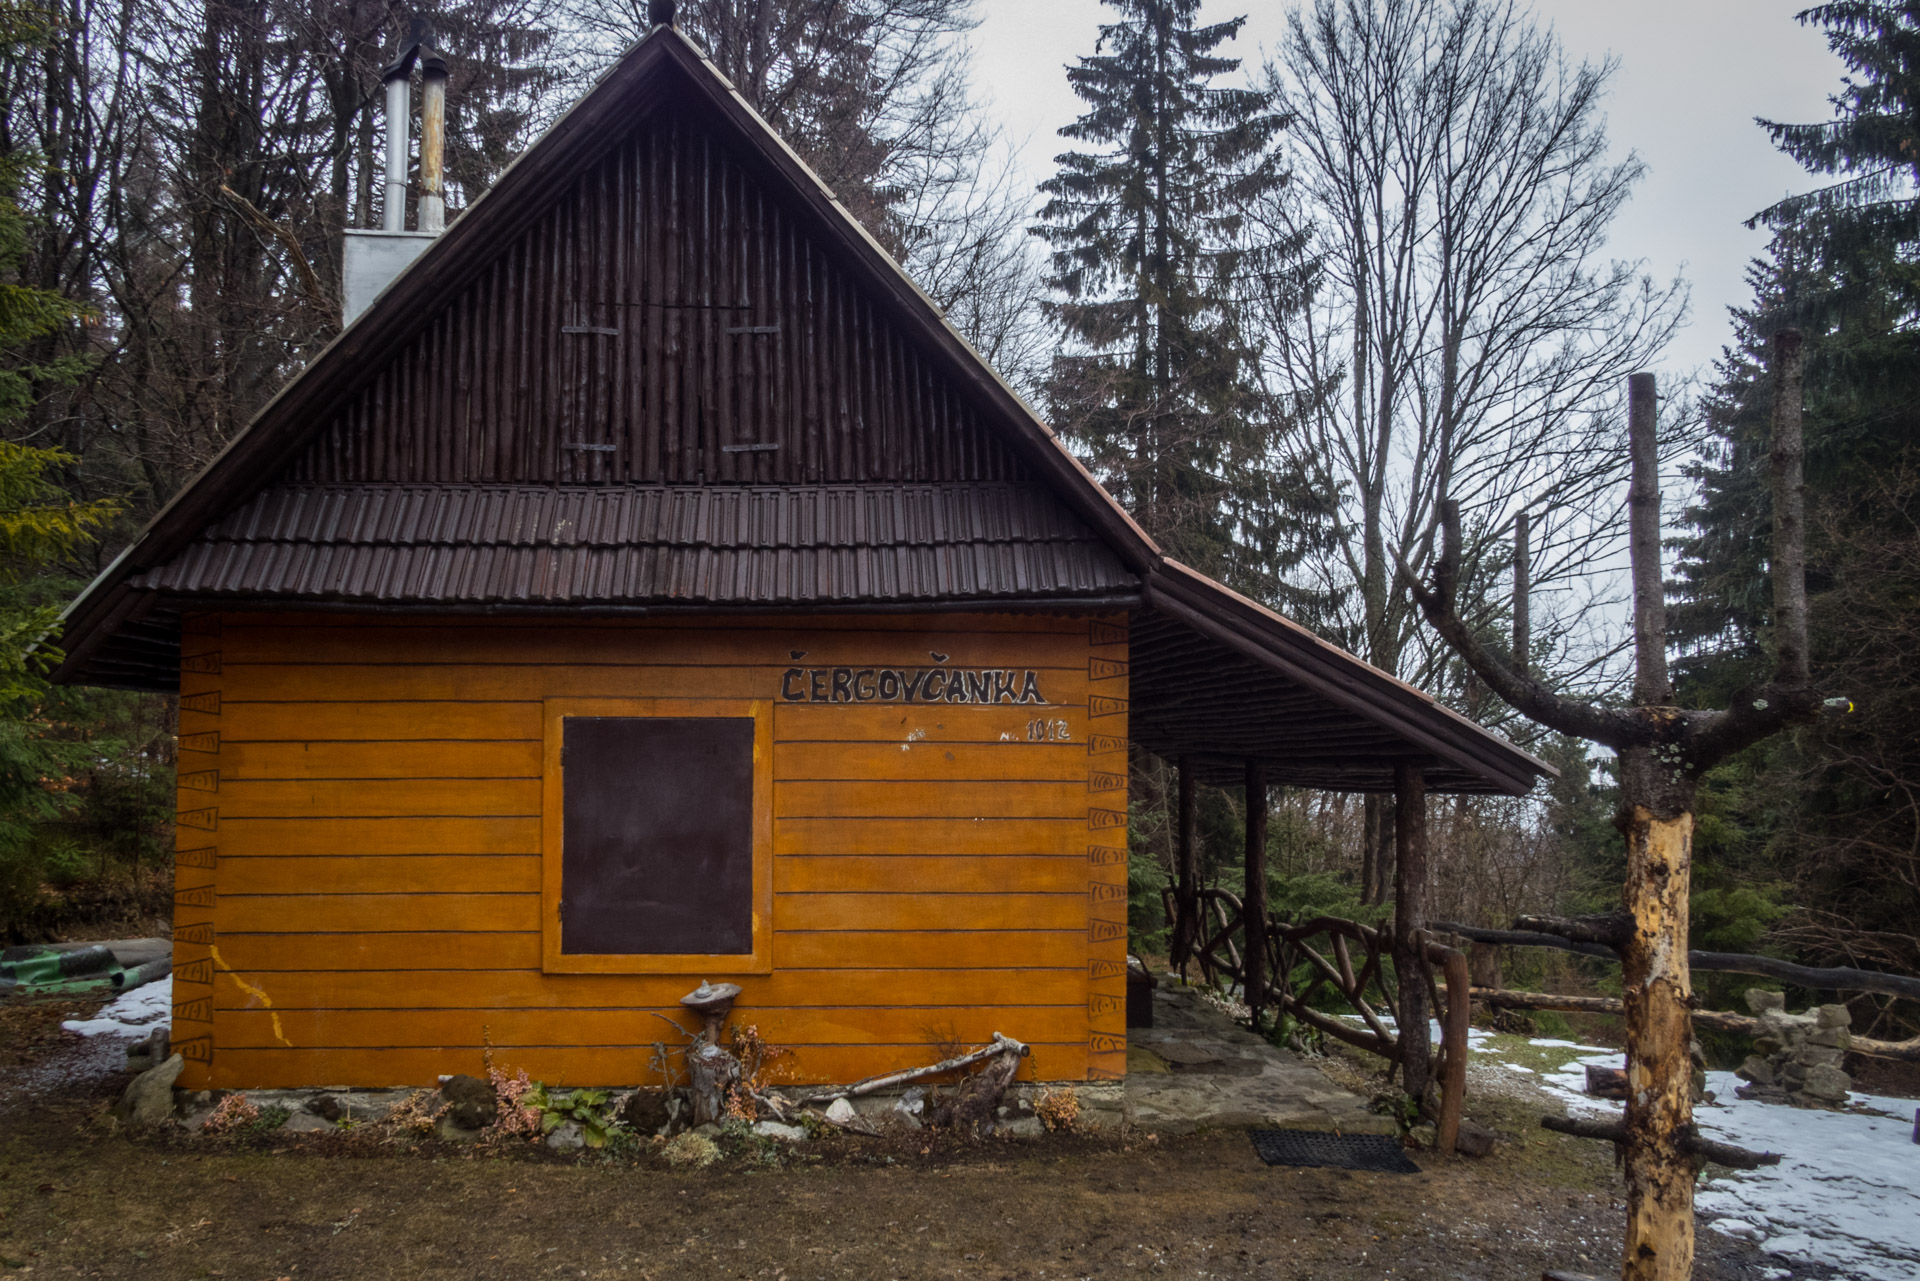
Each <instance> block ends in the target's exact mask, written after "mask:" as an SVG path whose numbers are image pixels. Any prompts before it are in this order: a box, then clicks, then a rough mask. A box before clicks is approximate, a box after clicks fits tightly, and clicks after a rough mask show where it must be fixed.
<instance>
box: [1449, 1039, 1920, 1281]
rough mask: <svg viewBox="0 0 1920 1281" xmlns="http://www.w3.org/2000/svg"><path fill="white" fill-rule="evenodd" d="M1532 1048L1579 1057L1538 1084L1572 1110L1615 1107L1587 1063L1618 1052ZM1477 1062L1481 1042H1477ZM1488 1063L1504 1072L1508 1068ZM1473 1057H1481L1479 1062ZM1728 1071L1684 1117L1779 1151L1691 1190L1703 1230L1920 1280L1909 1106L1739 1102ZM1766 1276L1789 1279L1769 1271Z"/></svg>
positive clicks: (1561, 1044) (1745, 1143)
mask: <svg viewBox="0 0 1920 1281" xmlns="http://www.w3.org/2000/svg"><path fill="white" fill-rule="evenodd" d="M1528 1044H1530V1045H1534V1046H1540V1047H1543V1048H1548V1049H1564V1050H1574V1051H1583V1053H1578V1054H1576V1055H1575V1056H1574V1057H1573V1058H1571V1059H1569V1060H1568V1061H1567V1062H1566V1063H1565V1064H1563V1065H1562V1066H1560V1067H1559V1068H1557V1069H1552V1070H1549V1071H1545V1072H1542V1073H1540V1074H1539V1077H1538V1080H1537V1083H1538V1084H1539V1086H1540V1087H1541V1088H1542V1089H1543V1090H1545V1091H1546V1092H1547V1093H1548V1094H1549V1095H1551V1096H1553V1098H1555V1099H1557V1100H1558V1101H1559V1102H1561V1103H1562V1104H1564V1105H1565V1107H1566V1109H1567V1111H1568V1113H1569V1114H1570V1115H1575V1116H1578V1115H1581V1114H1587V1115H1594V1114H1601V1115H1604V1114H1607V1113H1612V1114H1614V1115H1618V1114H1619V1113H1620V1111H1621V1110H1622V1107H1623V1105H1622V1104H1620V1103H1618V1102H1614V1101H1611V1100H1608V1099H1596V1098H1594V1097H1592V1096H1591V1095H1589V1094H1587V1093H1586V1085H1587V1073H1586V1070H1587V1068H1588V1066H1589V1065H1591V1066H1594V1067H1611V1068H1625V1067H1626V1055H1624V1054H1622V1053H1621V1052H1620V1051H1618V1050H1602V1049H1600V1048H1599V1047H1597V1046H1590V1045H1580V1044H1577V1043H1575V1042H1571V1041H1561V1040H1555V1039H1551V1038H1546V1037H1542V1038H1537V1039H1534V1040H1530V1041H1529V1042H1528ZM1475 1048H1476V1049H1479V1050H1480V1051H1481V1053H1482V1054H1483V1055H1489V1051H1488V1049H1487V1047H1482V1046H1476V1047H1475ZM1497 1055H1498V1051H1497V1050H1494V1051H1492V1053H1491V1055H1489V1057H1492V1058H1494V1061H1498V1062H1501V1063H1502V1065H1503V1066H1506V1067H1509V1068H1515V1067H1518V1066H1519V1065H1518V1064H1514V1063H1506V1062H1504V1060H1499V1059H1498V1058H1497ZM1483 1061H1485V1060H1484V1059H1483ZM1739 1084H1740V1082H1739V1080H1738V1079H1736V1078H1735V1077H1734V1075H1733V1074H1732V1073H1731V1072H1709V1073H1708V1074H1707V1090H1708V1092H1709V1093H1711V1094H1713V1095H1714V1096H1715V1100H1716V1101H1715V1102H1714V1103H1712V1104H1703V1105H1701V1106H1700V1107H1697V1108H1696V1109H1695V1110H1694V1121H1695V1124H1697V1125H1698V1126H1699V1127H1700V1131H1701V1133H1702V1134H1705V1135H1707V1136H1708V1137H1710V1138H1715V1139H1719V1140H1721V1141H1722V1142H1725V1143H1734V1144H1738V1145H1739V1146H1741V1147H1744V1148H1750V1149H1753V1150H1755V1151H1767V1152H1778V1153H1780V1154H1781V1156H1782V1160H1781V1162H1780V1164H1779V1165H1775V1166H1763V1167H1761V1168H1760V1169H1758V1170H1752V1171H1741V1172H1738V1173H1728V1174H1723V1175H1721V1176H1719V1177H1717V1178H1714V1179H1710V1180H1708V1181H1707V1182H1705V1183H1703V1184H1701V1185H1700V1188H1699V1191H1698V1192H1697V1194H1696V1196H1695V1206H1696V1208H1697V1210H1698V1212H1699V1216H1700V1222H1701V1224H1702V1226H1706V1227H1711V1228H1713V1229H1714V1230H1715V1231H1718V1232H1721V1233H1723V1234H1724V1235H1726V1236H1730V1237H1738V1238H1739V1239H1741V1240H1743V1241H1749V1242H1752V1243H1753V1244H1755V1245H1757V1246H1759V1248H1760V1249H1762V1250H1763V1251H1765V1252H1766V1253H1767V1254H1770V1255H1772V1256H1774V1257H1775V1258H1776V1259H1780V1260H1783V1261H1785V1262H1787V1263H1795V1264H1814V1263H1817V1264H1822V1265H1824V1266H1826V1267H1828V1268H1831V1269H1833V1270H1834V1272H1835V1274H1836V1275H1837V1276H1840V1277H1845V1278H1848V1279H1849V1281H1915V1279H1916V1278H1920V1149H1916V1148H1915V1147H1914V1145H1913V1142H1912V1131H1913V1121H1912V1119H1911V1118H1912V1116H1913V1108H1914V1102H1913V1100H1911V1099H1892V1098H1876V1097H1873V1096H1870V1095H1864V1094H1855V1095H1853V1096H1852V1097H1851V1099H1850V1100H1849V1101H1850V1103H1851V1104H1852V1105H1853V1106H1854V1107H1856V1108H1867V1109H1873V1110H1876V1111H1880V1112H1884V1113H1889V1114H1890V1115H1887V1116H1874V1115H1871V1114H1868V1113H1863V1112H1860V1111H1848V1112H1829V1111H1825V1110H1822V1109H1817V1108H1796V1107H1791V1106H1788V1105H1786V1104H1780V1103H1762V1102H1759V1101H1757V1100H1753V1099H1743V1098H1740V1097H1739V1096H1738V1095H1736V1094H1735V1093H1734V1089H1735V1087H1736V1086H1738V1085H1739ZM1767 1275H1768V1276H1769V1277H1770V1278H1773V1281H1779V1279H1780V1278H1784V1277H1787V1276H1790V1275H1791V1272H1790V1271H1786V1270H1781V1269H1771V1270H1769V1272H1768V1274H1767Z"/></svg>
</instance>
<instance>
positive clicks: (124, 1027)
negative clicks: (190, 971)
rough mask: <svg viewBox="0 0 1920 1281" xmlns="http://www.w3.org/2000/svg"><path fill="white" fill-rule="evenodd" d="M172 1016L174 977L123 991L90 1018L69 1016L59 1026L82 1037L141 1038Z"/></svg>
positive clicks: (144, 1037)
mask: <svg viewBox="0 0 1920 1281" xmlns="http://www.w3.org/2000/svg"><path fill="white" fill-rule="evenodd" d="M172 1017H173V980H172V979H171V978H164V979H161V980H160V981H159V982H157V983H148V984H147V985H146V986H144V987H136V988H135V989H133V991H131V992H122V993H121V994H120V995H119V996H116V997H114V998H113V1000H111V1001H109V1002H108V1003H107V1004H106V1007H105V1008H104V1009H102V1010H101V1011H100V1012H99V1013H98V1014H96V1015H94V1016H93V1017H92V1018H90V1019H68V1020H67V1021H66V1022H64V1023H62V1024H61V1025H60V1026H61V1027H63V1028H65V1029H66V1030H67V1031H69V1032H78V1033H79V1034H80V1035H81V1036H118V1037H124V1038H126V1039H127V1040H129V1041H142V1040H145V1039H146V1037H147V1034H148V1033H150V1032H152V1031H153V1029H154V1028H156V1027H159V1026H160V1025H162V1024H164V1023H167V1022H169V1021H171V1019H172Z"/></svg>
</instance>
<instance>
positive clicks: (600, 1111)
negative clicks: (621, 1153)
mask: <svg viewBox="0 0 1920 1281" xmlns="http://www.w3.org/2000/svg"><path fill="white" fill-rule="evenodd" d="M607 1099H608V1095H607V1092H606V1091H605V1090H565V1091H559V1090H549V1089H548V1088H547V1087H546V1086H545V1085H543V1084H541V1083H540V1082H539V1081H535V1082H534V1083H533V1088H532V1089H530V1090H528V1091H527V1092H526V1093H525V1094H523V1095H521V1096H520V1105H521V1106H522V1107H529V1108H538V1109H540V1133H541V1134H552V1133H553V1132H554V1131H555V1130H557V1129H559V1128H560V1127H561V1126H563V1125H566V1124H567V1123H568V1122H572V1123H574V1124H576V1125H578V1126H579V1127H580V1134H581V1136H582V1137H583V1138H585V1139H586V1141H587V1146H588V1147H590V1148H596V1149H598V1148H604V1147H606V1146H607V1141H608V1140H609V1139H611V1138H612V1137H613V1136H614V1134H615V1133H616V1132H617V1131H618V1130H619V1129H620V1125H619V1123H618V1122H617V1121H615V1120H614V1119H613V1117H612V1116H610V1115H609V1114H608V1112H607Z"/></svg>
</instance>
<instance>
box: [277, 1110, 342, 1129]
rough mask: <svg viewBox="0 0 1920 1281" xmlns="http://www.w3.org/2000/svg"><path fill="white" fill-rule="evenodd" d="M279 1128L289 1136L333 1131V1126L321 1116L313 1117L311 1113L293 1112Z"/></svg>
mask: <svg viewBox="0 0 1920 1281" xmlns="http://www.w3.org/2000/svg"><path fill="white" fill-rule="evenodd" d="M280 1128H281V1129H283V1130H286V1131H287V1132H289V1133H291V1134H318V1133H319V1132H320V1131H322V1130H331V1129H334V1128H335V1126H334V1124H333V1122H331V1121H329V1120H327V1119H326V1118H325V1117H323V1116H315V1115H314V1114H313V1113H311V1112H295V1113H294V1114H293V1115H292V1116H290V1117H288V1118H287V1120H286V1124H284V1125H282V1126H281V1127H280Z"/></svg>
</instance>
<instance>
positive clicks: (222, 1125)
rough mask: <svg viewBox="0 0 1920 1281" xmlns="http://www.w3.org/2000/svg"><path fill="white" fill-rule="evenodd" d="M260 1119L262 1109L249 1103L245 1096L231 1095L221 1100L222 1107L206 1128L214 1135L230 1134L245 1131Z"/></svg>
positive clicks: (216, 1110)
mask: <svg viewBox="0 0 1920 1281" xmlns="http://www.w3.org/2000/svg"><path fill="white" fill-rule="evenodd" d="M259 1119H260V1109H259V1108H257V1107H255V1106H254V1105H253V1104H252V1103H250V1102H248V1101H247V1096H246V1095H244V1094H229V1095H228V1096H227V1097H226V1098H224V1099H221V1100H220V1106H219V1107H216V1108H215V1109H214V1110H213V1114H212V1115H211V1116H209V1117H208V1118H207V1124H206V1126H205V1127H204V1128H205V1129H206V1130H207V1131H208V1132H210V1133H213V1134H230V1133H232V1132H233V1131H235V1130H244V1129H246V1128H247V1127H248V1126H249V1125H252V1124H253V1123H254V1122H255V1121H258V1120H259Z"/></svg>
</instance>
